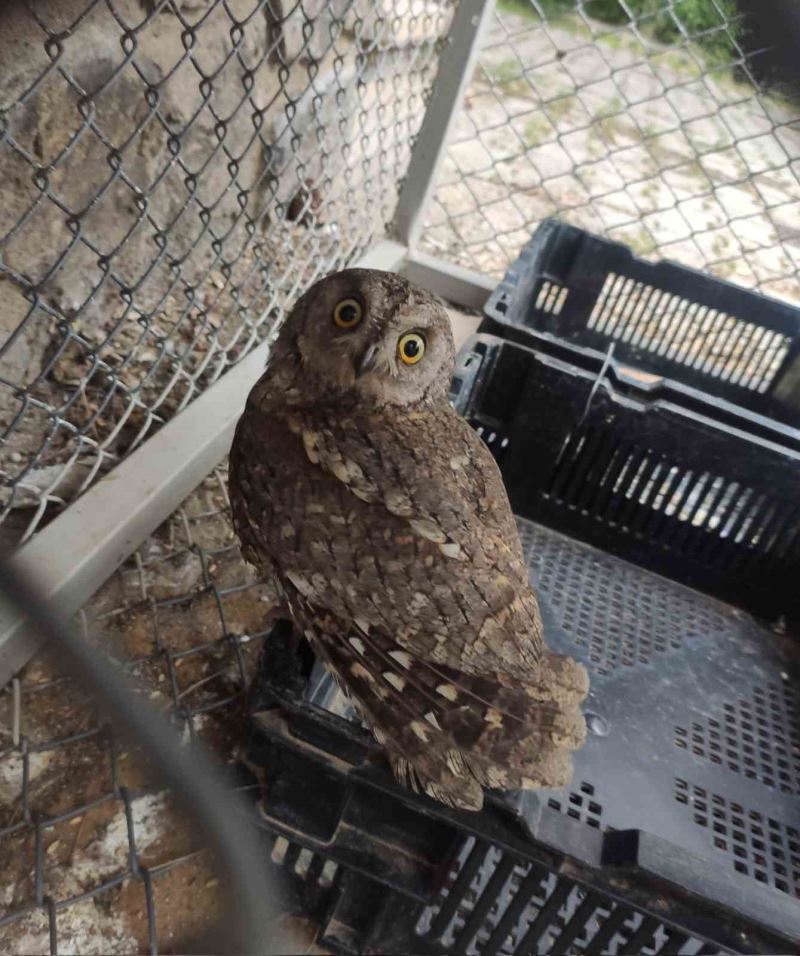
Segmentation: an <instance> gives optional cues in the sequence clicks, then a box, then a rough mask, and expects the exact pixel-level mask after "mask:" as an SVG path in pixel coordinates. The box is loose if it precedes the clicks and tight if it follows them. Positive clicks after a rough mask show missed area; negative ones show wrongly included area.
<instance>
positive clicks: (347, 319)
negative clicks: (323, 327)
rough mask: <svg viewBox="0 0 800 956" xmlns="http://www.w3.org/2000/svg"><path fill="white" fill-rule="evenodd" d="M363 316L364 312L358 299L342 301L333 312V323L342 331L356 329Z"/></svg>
mask: <svg viewBox="0 0 800 956" xmlns="http://www.w3.org/2000/svg"><path fill="white" fill-rule="evenodd" d="M363 314H364V310H363V308H362V307H361V303H360V302H359V301H358V300H357V299H342V301H341V302H340V303H339V304H338V305H337V306H336V308H335V309H334V310H333V323H334V325H337V326H338V327H339V328H340V329H354V328H355V327H356V326H357V325H358V323H359V322H360V321H361V317H362V316H363Z"/></svg>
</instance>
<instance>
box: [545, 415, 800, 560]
mask: <svg viewBox="0 0 800 956" xmlns="http://www.w3.org/2000/svg"><path fill="white" fill-rule="evenodd" d="M544 494H545V495H546V496H547V497H549V498H552V499H554V500H556V501H558V502H559V503H561V504H563V505H566V506H567V507H570V508H576V509H578V510H580V511H581V512H583V513H586V514H591V515H593V516H594V517H596V518H598V519H600V520H602V521H605V522H608V523H609V524H614V525H615V526H618V527H620V528H623V529H625V530H627V531H631V532H633V533H636V534H639V535H642V536H646V537H649V538H657V539H658V540H659V542H660V543H661V545H662V546H665V547H669V548H671V549H673V550H676V551H678V552H681V553H688V554H691V553H692V552H695V551H696V552H697V553H698V556H702V557H705V558H713V549H714V547H715V546H716V545H720V546H727V547H728V548H730V547H731V546H735V547H738V548H740V549H742V550H745V549H747V550H749V551H752V552H753V553H754V554H757V555H758V560H759V562H763V560H764V558H766V557H780V558H782V557H783V556H785V555H786V554H787V551H788V550H789V549H790V548H791V547H793V546H796V544H797V540H796V539H797V537H798V526H799V525H800V522H799V521H798V518H797V515H795V514H794V513H793V512H792V510H791V508H790V506H789V505H788V504H787V503H786V502H784V501H782V500H781V499H780V498H778V497H775V498H772V497H770V496H769V495H766V494H764V493H761V492H757V491H755V490H754V489H753V488H750V487H747V486H745V485H743V484H741V483H739V482H737V481H732V480H731V479H729V478H724V477H722V476H720V475H714V474H711V473H710V472H708V471H699V470H697V469H695V470H693V469H691V468H689V467H687V466H685V465H683V464H682V463H678V462H675V461H670V460H669V459H668V458H667V457H666V456H665V455H662V454H658V453H656V452H654V451H652V450H651V449H648V448H641V447H640V446H638V445H635V444H632V443H630V442H624V441H619V439H617V438H615V437H614V435H613V434H612V432H611V431H606V430H604V429H598V428H591V427H584V428H576V429H575V430H574V431H572V432H570V434H569V435H568V437H567V439H566V440H565V442H564V444H563V446H562V448H561V452H560V453H559V456H558V458H557V460H556V464H555V466H554V468H553V472H552V475H551V477H550V481H549V483H548V484H547V486H546V487H545V491H544ZM667 519H669V520H667ZM681 525H683V526H684V528H683V529H681V527H680V526H681ZM690 531H691V532H693V533H691V534H689V533H688V532H690ZM699 532H705V533H704V534H699ZM709 549H711V553H707V552H709ZM762 566H763V565H762ZM740 570H741V569H740Z"/></svg>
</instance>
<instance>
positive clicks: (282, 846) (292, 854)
mask: <svg viewBox="0 0 800 956" xmlns="http://www.w3.org/2000/svg"><path fill="white" fill-rule="evenodd" d="M270 859H271V860H272V862H273V863H275V864H276V865H277V866H280V867H283V869H285V870H288V871H289V872H291V873H294V874H295V876H297V877H299V878H300V879H301V880H305V881H308V882H313V883H316V884H317V885H318V886H320V887H322V888H323V889H327V888H328V887H330V886H332V885H333V880H334V877H335V876H336V872H337V870H338V869H339V865H338V863H335V862H334V861H333V860H326V859H325V858H324V857H321V856H319V855H318V854H316V853H314V852H313V851H311V850H309V849H307V848H306V847H301V846H298V845H297V844H296V843H290V842H289V841H288V840H287V839H286V838H285V837H282V836H278V837H275V841H274V843H273V844H272V852H271V853H270Z"/></svg>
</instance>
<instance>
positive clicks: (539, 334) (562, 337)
mask: <svg viewBox="0 0 800 956" xmlns="http://www.w3.org/2000/svg"><path fill="white" fill-rule="evenodd" d="M485 314H486V317H487V321H486V322H484V325H483V326H482V327H481V331H484V332H489V333H495V334H498V335H501V336H503V337H508V338H511V339H515V340H517V341H520V342H522V343H523V344H528V345H534V346H535V345H536V342H537V341H538V342H540V343H541V342H546V341H552V340H558V341H561V342H563V343H566V344H569V345H571V346H573V347H575V348H581V349H588V350H590V351H591V352H593V353H594V354H595V355H599V354H601V353H603V354H605V353H607V352H608V349H609V347H610V346H611V345H613V349H614V352H613V354H614V357H615V358H617V359H618V360H620V361H622V362H627V363H630V364H633V365H634V366H635V367H637V368H639V369H641V370H643V371H645V372H648V373H650V374H653V375H658V376H664V377H669V378H673V379H675V380H676V381H677V382H679V383H681V384H683V385H686V386H689V387H691V388H694V389H697V390H699V391H701V392H702V393H704V394H706V395H708V396H710V397H715V398H720V399H724V400H726V401H730V402H733V403H735V404H738V405H742V406H743V407H745V408H747V409H750V410H751V411H755V412H758V413H760V414H763V415H768V416H774V417H776V418H778V419H780V420H781V421H785V422H788V423H790V424H800V310H798V309H797V308H795V307H793V306H791V305H788V304H786V303H783V302H780V301H778V300H776V299H770V298H767V297H765V296H763V295H760V294H759V293H756V292H750V291H748V290H746V289H743V288H741V287H739V286H736V285H733V284H731V283H729V282H724V281H722V280H720V279H715V278H713V277H711V276H709V275H706V274H704V273H702V272H698V271H696V270H694V269H688V268H686V267H684V266H680V265H677V264H676V263H672V262H658V263H650V262H645V261H643V260H641V259H637V258H636V257H635V256H634V255H633V254H632V253H631V251H630V250H629V249H628V248H627V246H624V245H622V244H620V243H616V242H610V241H609V240H607V239H600V238H598V237H596V236H593V235H591V234H589V233H587V232H585V231H583V230H582V229H578V228H576V227H574V226H569V225H567V224H566V223H562V222H559V221H558V220H555V219H549V220H545V221H544V222H543V223H542V224H541V225H540V226H539V228H538V229H537V231H536V232H535V233H534V235H533V237H532V238H531V239H530V241H529V242H528V243H527V245H526V246H525V247H524V248H523V250H522V252H521V253H520V255H519V257H518V258H517V260H516V262H515V263H514V264H513V265H512V266H511V268H510V269H509V271H508V272H507V274H506V276H505V278H504V279H503V281H502V283H501V284H500V285H499V286H498V287H497V289H496V290H495V291H494V293H493V294H492V296H491V297H490V299H489V301H488V303H487V305H486V308H485Z"/></svg>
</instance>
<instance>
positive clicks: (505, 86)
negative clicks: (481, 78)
mask: <svg viewBox="0 0 800 956" xmlns="http://www.w3.org/2000/svg"><path fill="white" fill-rule="evenodd" d="M482 69H483V71H484V72H485V73H486V74H487V76H488V77H489V81H490V82H491V83H493V84H494V85H495V86H499V87H500V88H501V89H502V90H504V92H506V93H520V94H521V95H523V96H524V95H525V94H530V91H531V90H530V83H529V82H528V81H527V80H526V78H525V73H524V71H523V69H522V64H521V63H520V62H519V60H517V59H515V58H514V57H510V58H509V59H507V60H501V61H500V62H499V63H493V64H490V65H484V66H482Z"/></svg>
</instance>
